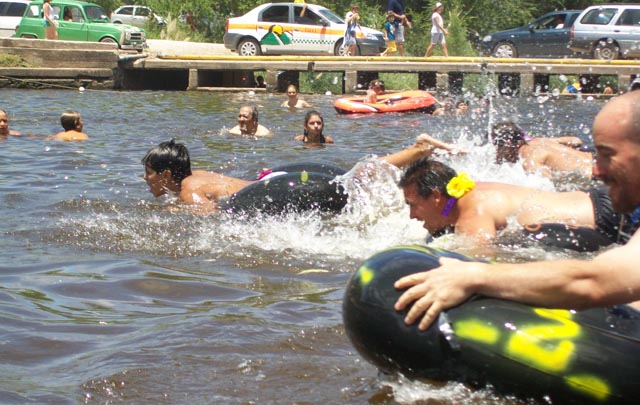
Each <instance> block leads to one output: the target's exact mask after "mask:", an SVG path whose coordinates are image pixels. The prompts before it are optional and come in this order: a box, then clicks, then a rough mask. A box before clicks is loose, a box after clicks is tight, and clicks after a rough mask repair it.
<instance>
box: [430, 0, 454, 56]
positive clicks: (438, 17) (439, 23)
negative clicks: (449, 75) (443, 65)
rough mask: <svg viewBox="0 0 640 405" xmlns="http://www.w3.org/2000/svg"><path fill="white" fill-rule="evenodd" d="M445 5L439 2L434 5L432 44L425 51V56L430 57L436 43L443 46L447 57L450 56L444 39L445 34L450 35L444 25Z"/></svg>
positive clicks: (443, 51)
mask: <svg viewBox="0 0 640 405" xmlns="http://www.w3.org/2000/svg"><path fill="white" fill-rule="evenodd" d="M443 9H444V6H443V5H442V3H440V2H437V3H436V5H435V6H433V14H431V22H432V23H433V27H431V44H429V47H428V48H427V53H425V55H424V57H425V58H428V57H429V55H431V52H432V51H433V48H434V47H435V46H436V45H438V44H439V45H440V46H441V47H442V53H443V54H444V56H445V57H448V56H449V51H447V41H446V40H445V39H444V36H445V35H449V31H447V29H446V28H445V27H444V21H443V20H442V10H443Z"/></svg>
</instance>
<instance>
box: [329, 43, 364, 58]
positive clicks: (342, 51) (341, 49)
mask: <svg viewBox="0 0 640 405" xmlns="http://www.w3.org/2000/svg"><path fill="white" fill-rule="evenodd" d="M346 53H347V47H346V46H344V39H339V40H338V42H336V46H335V47H334V48H333V54H334V55H336V56H346ZM359 55H360V47H359V46H356V54H355V55H353V56H359Z"/></svg>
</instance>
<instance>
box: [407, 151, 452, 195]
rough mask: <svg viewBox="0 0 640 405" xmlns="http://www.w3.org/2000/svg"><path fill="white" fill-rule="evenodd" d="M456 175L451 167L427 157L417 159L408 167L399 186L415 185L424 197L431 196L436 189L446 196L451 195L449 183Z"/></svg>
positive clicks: (419, 193)
mask: <svg viewBox="0 0 640 405" xmlns="http://www.w3.org/2000/svg"><path fill="white" fill-rule="evenodd" d="M456 176H457V173H456V171H455V170H454V169H452V168H451V167H449V166H447V165H445V164H444V163H442V162H439V161H437V160H433V159H429V158H426V157H425V158H421V159H418V160H416V161H415V162H413V163H412V164H410V165H409V167H407V170H405V172H404V173H403V174H402V178H401V179H400V182H398V187H400V188H405V187H409V186H412V185H415V186H416V191H417V192H418V195H419V196H421V197H423V198H427V197H429V196H430V195H431V193H432V192H433V191H434V190H438V191H439V192H440V193H441V194H442V195H444V196H447V197H451V196H450V195H449V193H447V184H448V183H449V181H450V180H451V179H452V178H454V177H456Z"/></svg>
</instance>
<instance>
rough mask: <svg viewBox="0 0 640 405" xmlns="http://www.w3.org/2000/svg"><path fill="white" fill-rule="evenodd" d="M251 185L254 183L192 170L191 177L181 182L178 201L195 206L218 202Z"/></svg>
mask: <svg viewBox="0 0 640 405" xmlns="http://www.w3.org/2000/svg"><path fill="white" fill-rule="evenodd" d="M252 183H254V182H253V181H250V180H243V179H238V178H236V177H230V176H225V175H222V174H220V173H214V172H207V171H205V170H194V171H193V173H192V175H191V176H189V177H187V178H185V179H184V180H182V184H181V185H180V187H181V188H180V200H182V201H184V202H186V203H195V204H203V203H208V202H218V201H219V200H220V199H221V198H223V197H227V196H230V195H231V194H233V193H236V192H238V191H240V190H242V189H243V188H245V187H246V186H248V185H249V184H252Z"/></svg>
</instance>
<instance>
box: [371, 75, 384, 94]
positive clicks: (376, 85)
mask: <svg viewBox="0 0 640 405" xmlns="http://www.w3.org/2000/svg"><path fill="white" fill-rule="evenodd" d="M369 88H370V89H371V90H373V91H375V92H376V94H381V93H384V91H385V87H384V82H383V81H382V80H380V79H374V80H371V81H370V82H369Z"/></svg>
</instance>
